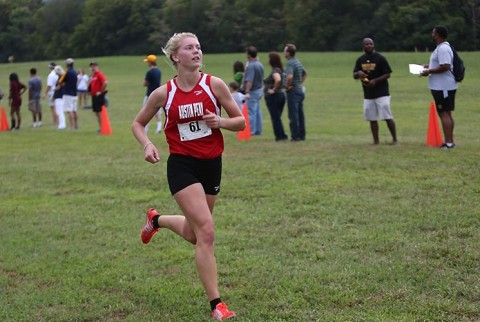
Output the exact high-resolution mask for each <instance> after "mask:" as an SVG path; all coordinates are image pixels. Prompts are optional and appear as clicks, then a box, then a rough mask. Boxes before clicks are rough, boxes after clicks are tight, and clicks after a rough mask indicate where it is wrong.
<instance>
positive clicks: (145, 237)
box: [141, 208, 159, 244]
mask: <svg viewBox="0 0 480 322" xmlns="http://www.w3.org/2000/svg"><path fill="white" fill-rule="evenodd" d="M157 215H158V212H157V211H156V210H155V209H154V208H150V209H148V210H147V220H146V222H145V226H143V228H142V231H141V236H142V242H143V243H144V244H148V243H149V242H150V239H152V237H153V235H155V233H156V232H157V231H158V230H159V228H154V227H153V224H152V219H153V217H155V216H157Z"/></svg>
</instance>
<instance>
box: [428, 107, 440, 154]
mask: <svg viewBox="0 0 480 322" xmlns="http://www.w3.org/2000/svg"><path fill="white" fill-rule="evenodd" d="M442 144H443V141H442V133H440V125H439V124H438V117H437V108H436V107H435V102H433V101H432V102H431V103H430V118H429V120H428V130H427V145H428V146H433V147H440V146H441V145H442Z"/></svg>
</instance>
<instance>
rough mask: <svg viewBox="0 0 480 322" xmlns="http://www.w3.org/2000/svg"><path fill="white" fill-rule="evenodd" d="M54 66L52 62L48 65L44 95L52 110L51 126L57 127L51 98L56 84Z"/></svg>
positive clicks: (53, 102)
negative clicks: (48, 71)
mask: <svg viewBox="0 0 480 322" xmlns="http://www.w3.org/2000/svg"><path fill="white" fill-rule="evenodd" d="M55 66H56V65H55V63H53V62H52V63H50V64H49V65H48V68H49V69H50V74H48V77H47V89H46V90H45V97H46V99H47V102H48V105H49V106H50V110H51V112H52V120H53V127H58V115H57V113H56V111H55V99H54V98H53V93H54V92H55V86H57V81H58V75H57V73H55V71H54V68H55Z"/></svg>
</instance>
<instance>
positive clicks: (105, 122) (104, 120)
mask: <svg viewBox="0 0 480 322" xmlns="http://www.w3.org/2000/svg"><path fill="white" fill-rule="evenodd" d="M100 121H101V122H100V123H101V126H100V135H111V134H112V128H111V127H110V120H109V119H108V114H107V109H106V108H105V105H103V106H102V114H101V116H100Z"/></svg>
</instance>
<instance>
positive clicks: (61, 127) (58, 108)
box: [52, 66, 67, 130]
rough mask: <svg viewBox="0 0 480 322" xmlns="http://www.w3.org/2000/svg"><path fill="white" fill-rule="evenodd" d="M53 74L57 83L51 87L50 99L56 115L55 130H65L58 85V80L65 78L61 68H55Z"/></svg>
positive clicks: (60, 86)
mask: <svg viewBox="0 0 480 322" xmlns="http://www.w3.org/2000/svg"><path fill="white" fill-rule="evenodd" d="M54 72H55V74H56V75H57V82H56V84H55V86H54V87H53V90H54V91H53V95H52V99H53V102H54V104H55V114H56V115H57V120H58V124H57V129H59V130H65V129H66V128H67V120H66V119H65V111H64V110H63V105H64V103H63V86H62V85H61V84H60V80H61V79H62V78H63V77H65V70H63V68H62V66H55V68H54Z"/></svg>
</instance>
